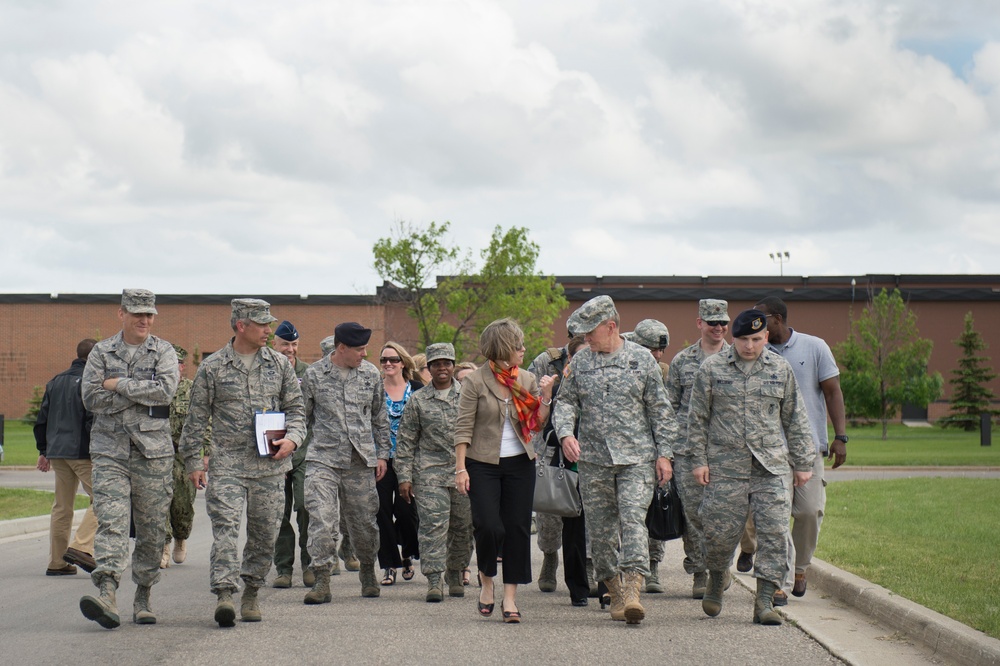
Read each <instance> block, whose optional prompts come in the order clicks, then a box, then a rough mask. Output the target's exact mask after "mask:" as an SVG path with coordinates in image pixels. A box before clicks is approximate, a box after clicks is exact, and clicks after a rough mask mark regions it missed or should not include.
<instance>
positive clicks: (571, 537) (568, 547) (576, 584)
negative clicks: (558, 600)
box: [562, 511, 590, 601]
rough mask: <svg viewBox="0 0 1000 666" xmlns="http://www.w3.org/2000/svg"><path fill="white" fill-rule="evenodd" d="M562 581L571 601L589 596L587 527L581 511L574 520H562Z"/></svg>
mask: <svg viewBox="0 0 1000 666" xmlns="http://www.w3.org/2000/svg"><path fill="white" fill-rule="evenodd" d="M562 523H563V529H562V551H563V580H565V581H566V587H567V588H569V597H570V599H572V600H573V601H579V600H581V599H586V598H587V597H589V596H590V584H589V583H588V582H587V525H586V522H585V521H584V514H583V512H582V511H581V512H580V515H579V516H576V517H575V518H563V519H562Z"/></svg>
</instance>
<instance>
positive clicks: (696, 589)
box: [691, 571, 708, 599]
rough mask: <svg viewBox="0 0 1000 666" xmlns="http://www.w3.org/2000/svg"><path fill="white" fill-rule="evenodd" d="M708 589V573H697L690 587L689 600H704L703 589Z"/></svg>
mask: <svg viewBox="0 0 1000 666" xmlns="http://www.w3.org/2000/svg"><path fill="white" fill-rule="evenodd" d="M707 587H708V572H705V571H699V572H698V573H696V574H695V575H694V583H692V585H691V598H692V599H704V598H705V589H706V588H707Z"/></svg>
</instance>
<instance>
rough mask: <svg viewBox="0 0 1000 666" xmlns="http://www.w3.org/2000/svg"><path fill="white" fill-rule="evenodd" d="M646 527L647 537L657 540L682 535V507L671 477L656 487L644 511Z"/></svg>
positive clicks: (668, 539) (666, 539)
mask: <svg viewBox="0 0 1000 666" xmlns="http://www.w3.org/2000/svg"><path fill="white" fill-rule="evenodd" d="M646 527H647V528H648V529H649V538H650V539H656V540H657V541H670V540H672V539H679V538H681V537H682V536H683V535H684V507H683V506H681V496H680V495H679V494H678V493H677V484H676V483H675V482H674V480H673V479H670V482H669V483H667V484H666V485H664V486H657V487H656V492H654V493H653V502H652V504H650V505H649V510H648V511H647V512H646Z"/></svg>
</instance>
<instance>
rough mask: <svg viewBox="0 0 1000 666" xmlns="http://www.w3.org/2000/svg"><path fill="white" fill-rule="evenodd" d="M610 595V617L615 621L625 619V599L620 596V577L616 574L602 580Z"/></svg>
mask: <svg viewBox="0 0 1000 666" xmlns="http://www.w3.org/2000/svg"><path fill="white" fill-rule="evenodd" d="M604 585H605V586H606V587H607V588H608V594H609V595H611V619H612V620H615V621H616V622H624V621H625V599H624V598H623V597H622V579H621V578H620V577H619V576H618V575H614V576H612V577H611V578H609V579H607V580H606V581H604Z"/></svg>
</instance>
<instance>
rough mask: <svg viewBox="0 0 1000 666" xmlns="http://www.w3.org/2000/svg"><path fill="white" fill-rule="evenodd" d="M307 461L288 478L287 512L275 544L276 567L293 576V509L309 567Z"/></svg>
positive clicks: (304, 566)
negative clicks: (306, 493)
mask: <svg viewBox="0 0 1000 666" xmlns="http://www.w3.org/2000/svg"><path fill="white" fill-rule="evenodd" d="M305 482H306V461H305V460H302V461H299V464H298V465H295V466H294V467H292V471H291V472H289V473H288V475H287V476H286V477H285V511H284V513H283V514H282V516H281V527H280V528H279V529H278V540H277V541H275V543H274V568H275V569H276V570H277V572H278V575H279V576H280V575H281V574H287V575H291V573H292V565H293V564H295V527H293V526H292V509H295V523H296V526H297V527H298V530H299V539H298V541H299V549H300V551H301V554H300V556H299V562H300V563H301V565H302V569H303V571H304V570H305V569H307V568H309V563H310V562H311V560H310V559H309V550H308V549H307V547H306V546H307V543H308V539H309V512H308V511H306V500H305Z"/></svg>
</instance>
